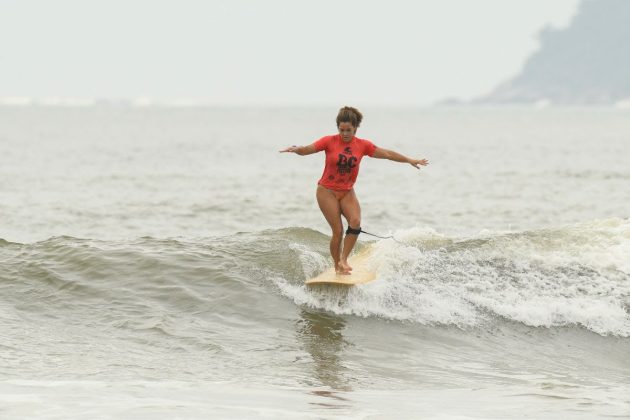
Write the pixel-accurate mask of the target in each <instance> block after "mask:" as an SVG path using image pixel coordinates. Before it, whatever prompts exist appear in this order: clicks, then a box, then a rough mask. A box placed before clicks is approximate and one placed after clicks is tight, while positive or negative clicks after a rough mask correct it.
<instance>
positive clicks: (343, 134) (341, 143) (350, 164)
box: [280, 106, 429, 274]
mask: <svg viewBox="0 0 630 420" xmlns="http://www.w3.org/2000/svg"><path fill="white" fill-rule="evenodd" d="M362 119H363V115H361V113H360V112H359V110H357V109H356V108H352V107H348V106H346V107H343V108H341V109H340V110H339V114H338V115H337V129H338V130H339V134H336V135H332V136H325V137H322V138H321V139H319V140H317V141H316V142H315V143H313V144H311V145H308V146H291V147H288V148H286V149H284V150H281V151H280V152H281V153H284V152H291V153H297V154H298V155H302V156H304V155H310V154H313V153H316V152H321V151H322V150H325V151H326V165H325V167H324V173H323V175H322V177H321V179H320V180H319V182H318V185H317V203H318V204H319V208H320V209H321V211H322V213H323V214H324V217H325V218H326V221H327V222H328V224H329V225H330V227H331V228H332V239H331V240H330V255H331V256H332V258H333V260H334V262H335V271H336V272H337V273H338V274H350V272H351V271H352V267H350V266H349V265H348V255H350V252H351V251H352V248H353V247H354V244H355V243H356V242H357V238H358V236H359V233H361V206H360V205H359V200H357V196H356V194H355V193H354V189H353V185H354V182H355V181H356V179H357V175H358V174H359V164H360V163H361V159H362V158H363V156H365V155H368V156H370V157H374V158H378V159H389V160H393V161H395V162H403V163H409V164H410V165H412V166H414V167H416V168H418V169H420V165H422V166H426V165H428V164H429V162H428V161H427V160H426V159H410V158H408V157H406V156H403V155H401V154H400V153H396V152H394V151H392V150H387V149H383V148H380V147H377V146H375V145H374V144H373V143H372V142H371V141H369V140H364V139H360V138H358V137H355V134H356V132H357V128H359V126H360V125H361V120H362ZM341 215H343V216H344V217H345V218H346V221H347V222H348V230H346V237H345V239H344V241H343V250H342V248H341V240H342V237H343V223H342V222H341Z"/></svg>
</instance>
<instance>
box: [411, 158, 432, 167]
mask: <svg viewBox="0 0 630 420" xmlns="http://www.w3.org/2000/svg"><path fill="white" fill-rule="evenodd" d="M409 164H410V165H411V166H413V167H414V168H416V169H420V165H422V166H427V165H428V164H429V161H428V160H426V159H410V160H409Z"/></svg>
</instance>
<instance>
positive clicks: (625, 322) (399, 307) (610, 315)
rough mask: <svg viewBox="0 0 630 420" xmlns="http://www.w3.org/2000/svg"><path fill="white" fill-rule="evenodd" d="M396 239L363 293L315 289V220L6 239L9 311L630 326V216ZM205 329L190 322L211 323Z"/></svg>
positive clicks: (612, 330)
mask: <svg viewBox="0 0 630 420" xmlns="http://www.w3.org/2000/svg"><path fill="white" fill-rule="evenodd" d="M394 237H395V238H396V240H392V239H385V240H379V241H375V242H370V241H366V242H363V241H361V242H360V246H369V247H371V248H372V257H371V259H370V264H372V266H373V269H374V270H375V271H376V273H377V280H376V281H374V282H372V283H368V284H365V285H361V286H357V287H354V288H351V289H339V288H337V289H333V288H328V289H326V288H321V289H309V288H306V287H305V286H304V280H305V279H307V278H309V277H312V276H314V275H316V274H317V273H319V272H321V271H323V270H324V269H326V268H327V267H328V266H329V264H330V261H329V256H328V239H329V238H328V236H326V235H324V234H322V233H320V232H317V231H314V230H312V229H307V228H298V227H293V228H286V229H275V230H265V231H260V232H249V233H247V232H242V233H237V234H234V235H229V236H224V237H212V238H195V239H189V238H186V239H184V238H170V239H157V238H150V237H144V238H138V239H134V240H128V241H100V240H95V239H81V238H73V237H68V236H60V237H54V238H50V239H48V240H45V241H41V242H36V243H32V244H19V243H13V242H8V241H4V240H2V239H0V280H1V281H0V288H1V289H2V293H3V296H4V299H5V303H6V302H10V303H11V304H12V305H13V310H14V311H15V312H14V313H11V311H10V310H8V309H4V310H3V312H2V313H0V317H1V318H5V319H19V317H20V316H19V314H20V313H24V312H28V313H29V314H35V315H41V316H46V317H52V318H59V317H68V316H71V317H73V318H77V317H79V318H80V317H85V318H90V319H93V320H94V323H97V322H98V323H106V324H107V325H109V326H112V327H115V328H121V329H131V330H134V329H147V328H151V329H155V330H156V331H161V332H162V333H169V331H170V333H172V334H175V332H173V330H174V329H173V328H170V326H171V322H172V320H173V319H175V318H177V317H179V316H180V315H181V314H182V313H185V314H191V315H194V317H193V318H191V319H209V318H212V317H214V318H217V319H219V321H220V323H221V324H222V325H229V324H230V323H233V324H234V326H235V327H236V326H237V325H240V324H243V323H245V322H247V323H250V324H251V323H256V322H258V323H264V322H265V321H264V320H265V319H269V318H270V317H276V316H282V311H286V305H288V304H291V305H292V304H297V305H299V306H305V307H311V308H315V309H316V310H323V311H329V312H331V313H334V314H339V315H356V316H362V317H378V318H382V319H386V320H395V321H400V322H411V323H419V324H423V325H431V326H437V327H441V326H455V327H459V328H463V329H468V328H488V327H489V326H491V325H493V323H497V322H501V323H506V322H507V323H514V322H516V323H520V324H524V325H527V326H529V327H546V328H555V327H575V326H577V327H580V328H586V329H588V330H590V331H592V332H595V333H598V334H601V335H613V336H620V337H628V336H630V259H629V258H628V257H627V256H628V255H630V221H629V220H628V219H620V218H611V219H605V220H594V221H590V222H584V223H579V224H574V225H569V226H562V227H558V228H552V229H544V230H533V231H525V232H490V231H484V232H480V233H479V234H477V235H475V236H473V237H468V238H454V237H448V236H445V235H442V234H440V233H438V232H435V231H434V230H432V229H429V228H421V227H416V228H413V229H407V230H400V231H397V232H394ZM5 308H6V307H5ZM16 314H17V315H16ZM191 322H192V321H191ZM195 322H197V321H195ZM199 322H201V321H199ZM191 328H193V329H192V330H191V331H189V332H188V333H186V332H185V328H184V330H182V329H181V328H178V329H177V331H179V333H180V334H188V335H187V336H193V335H194V334H193V332H194V331H197V332H198V331H199V329H203V328H202V327H201V326H200V325H197V326H196V327H195V326H193V325H191ZM182 331H183V332H182Z"/></svg>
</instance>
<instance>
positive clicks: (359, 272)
mask: <svg viewBox="0 0 630 420" xmlns="http://www.w3.org/2000/svg"><path fill="white" fill-rule="evenodd" d="M371 254H372V250H371V249H370V247H369V246H368V247H365V248H363V249H362V250H361V251H359V252H358V253H357V254H356V255H354V256H351V257H350V258H348V264H350V266H351V267H352V272H351V273H352V274H337V273H336V272H335V267H331V268H329V269H328V270H326V271H324V272H323V273H321V274H320V275H319V276H317V277H313V278H312V279H308V280H306V283H305V284H306V285H307V286H317V285H324V284H332V285H340V286H354V285H357V284H364V283H369V282H371V281H373V280H374V279H375V278H376V273H375V272H374V271H372V270H371V269H370V267H369V265H368V262H369V259H370V255H371Z"/></svg>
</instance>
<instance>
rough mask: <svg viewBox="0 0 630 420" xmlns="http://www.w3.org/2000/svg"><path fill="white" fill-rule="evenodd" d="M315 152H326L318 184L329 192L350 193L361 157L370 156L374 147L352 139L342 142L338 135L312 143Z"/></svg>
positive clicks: (361, 140) (362, 140)
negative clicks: (324, 163) (329, 190)
mask: <svg viewBox="0 0 630 420" xmlns="http://www.w3.org/2000/svg"><path fill="white" fill-rule="evenodd" d="M313 145H314V146H315V150H317V151H318V152H321V151H322V150H325V151H326V166H325V167H324V173H323V175H322V177H321V179H320V180H319V182H318V184H319V185H322V186H323V187H326V188H329V189H331V190H339V191H350V190H351V189H352V186H353V185H354V182H355V181H356V180H357V175H359V164H360V163H361V159H362V158H363V156H365V155H368V156H372V155H373V154H374V151H375V150H376V146H375V145H374V144H373V143H372V142H371V141H369V140H364V139H360V138H357V137H353V138H352V140H350V141H349V142H347V143H346V142H344V141H343V139H342V138H341V135H340V134H336V135H332V136H326V137H322V138H321V139H319V140H317V141H316V142H315V143H313Z"/></svg>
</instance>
